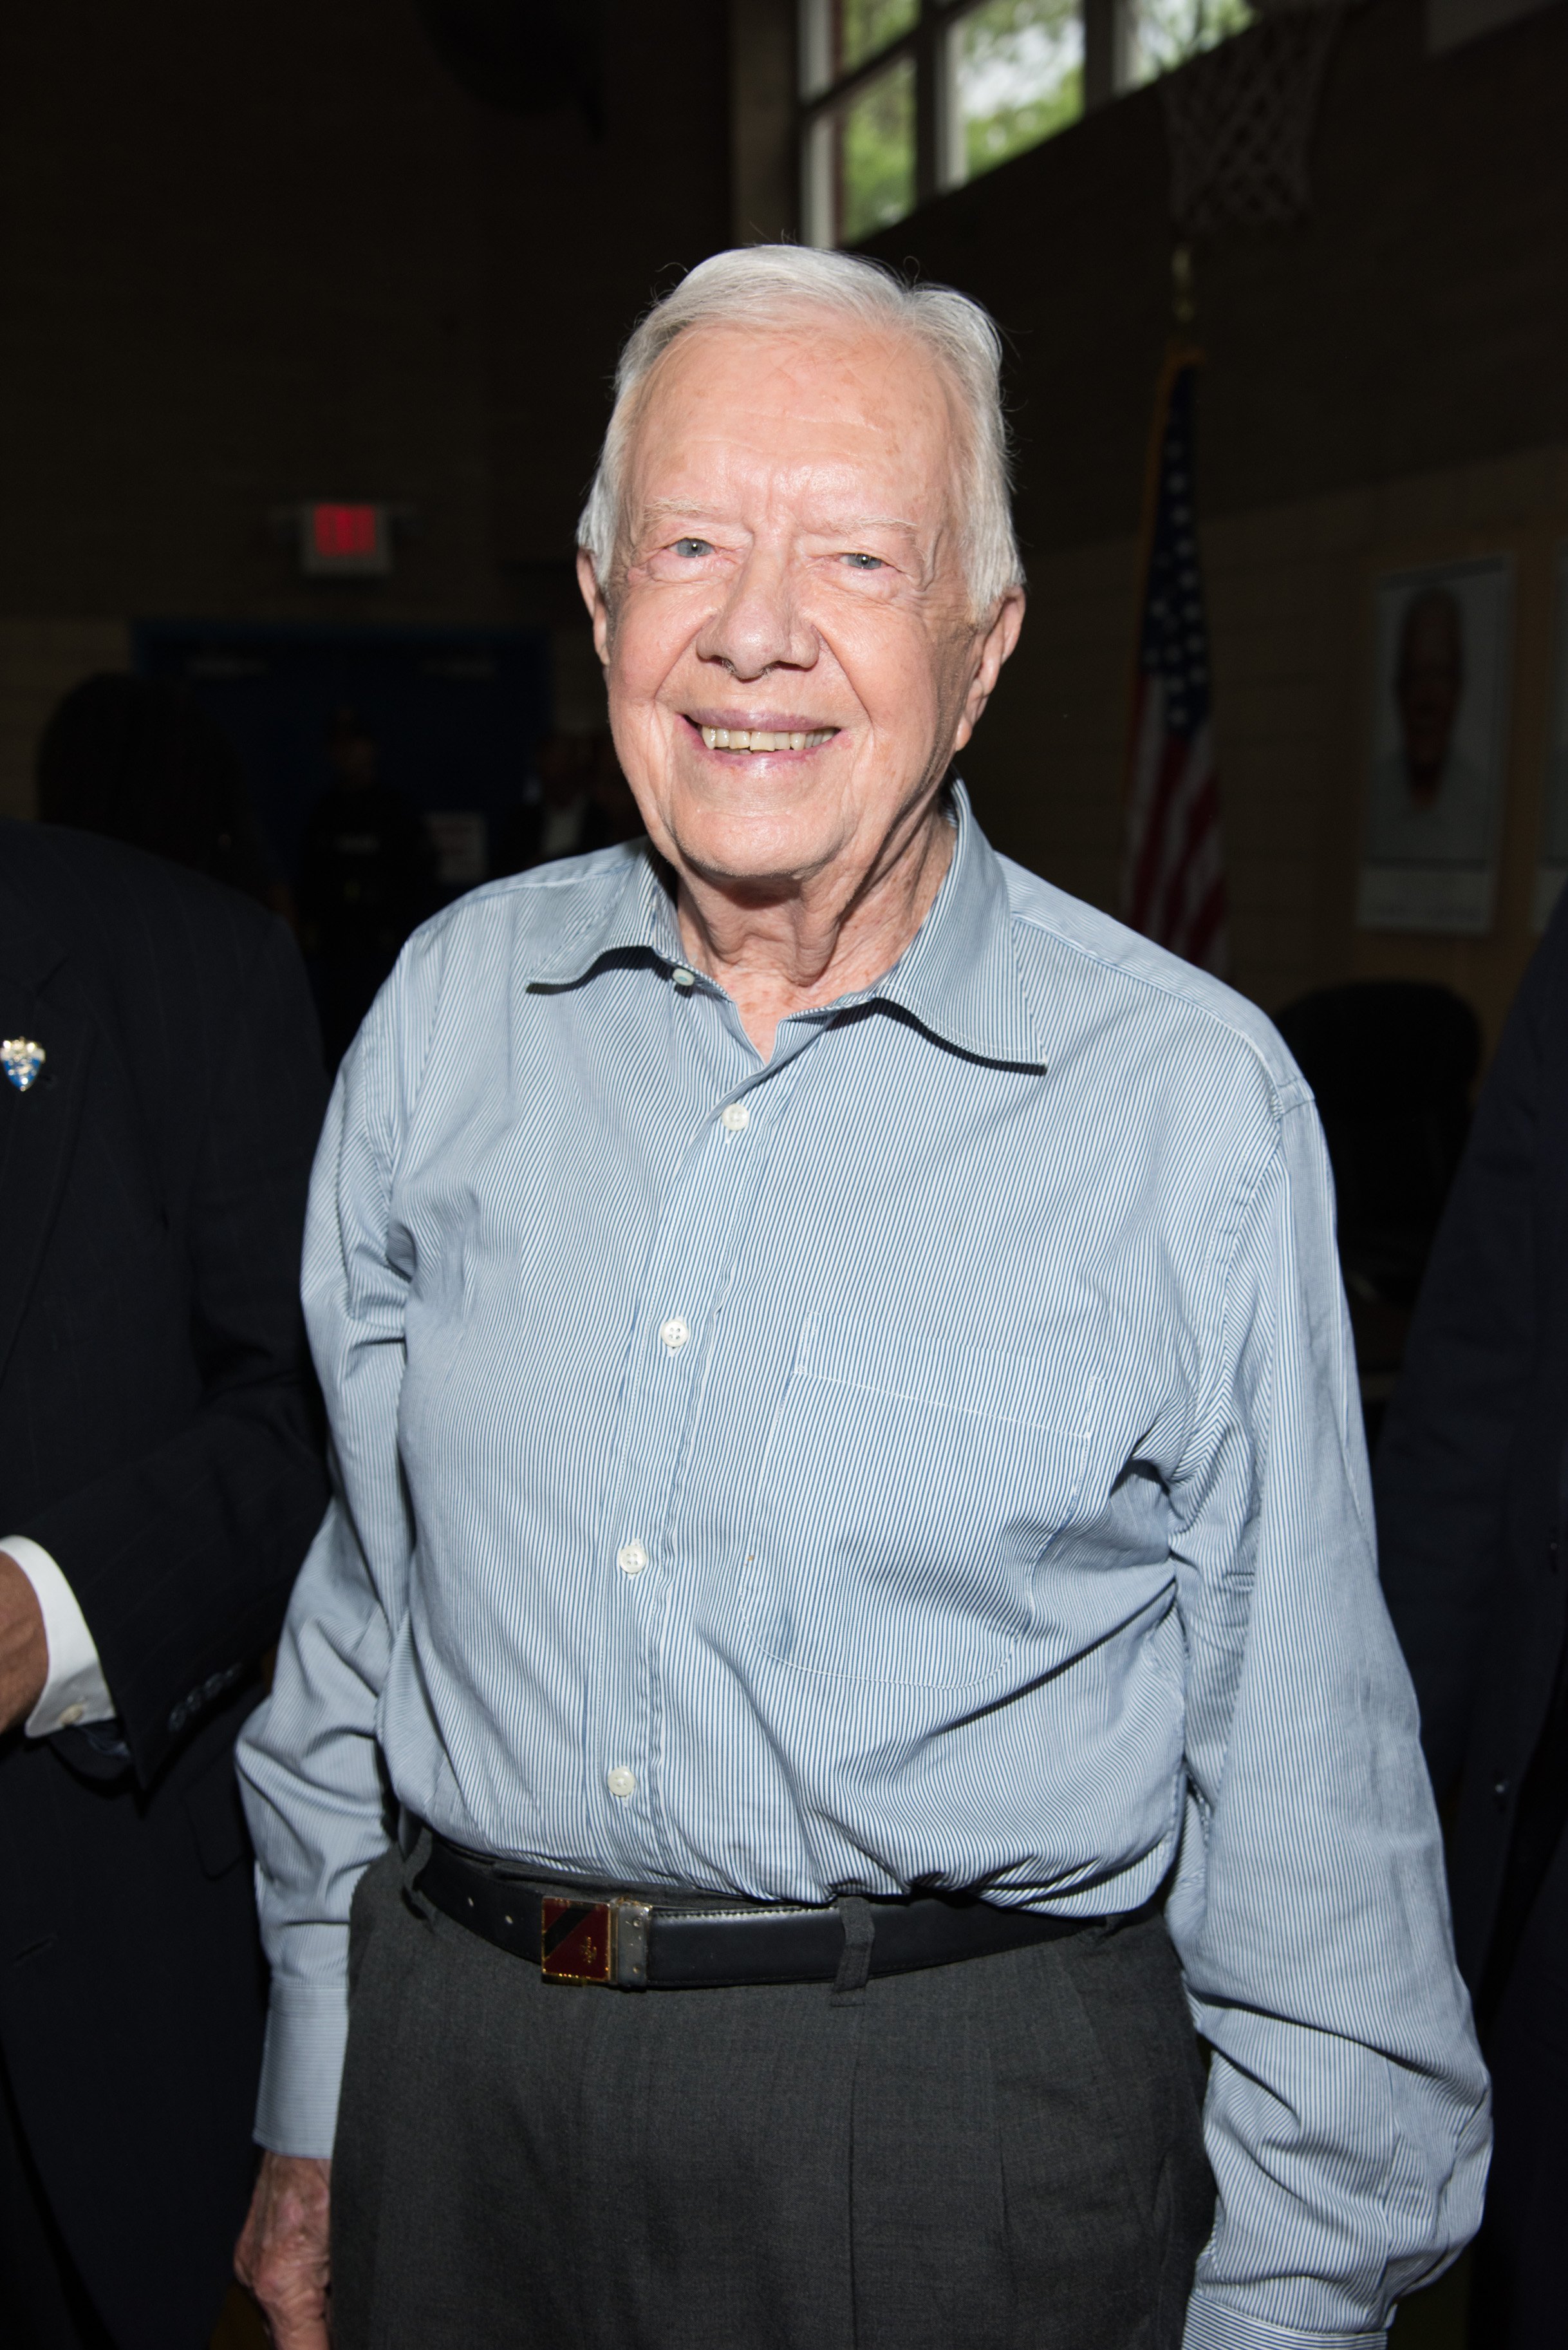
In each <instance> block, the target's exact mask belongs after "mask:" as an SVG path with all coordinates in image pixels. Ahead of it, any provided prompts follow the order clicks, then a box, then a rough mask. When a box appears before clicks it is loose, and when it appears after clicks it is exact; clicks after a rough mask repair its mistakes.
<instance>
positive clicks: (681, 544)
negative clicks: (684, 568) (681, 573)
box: [675, 538, 713, 556]
mask: <svg viewBox="0 0 1568 2350" xmlns="http://www.w3.org/2000/svg"><path fill="white" fill-rule="evenodd" d="M675 552H676V554H677V555H687V556H697V555H711V554H712V552H713V548H712V545H711V541H710V540H708V539H705V538H678V539H677V540H676V542H675Z"/></svg>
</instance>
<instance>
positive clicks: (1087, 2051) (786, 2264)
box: [332, 1840, 1214, 2350]
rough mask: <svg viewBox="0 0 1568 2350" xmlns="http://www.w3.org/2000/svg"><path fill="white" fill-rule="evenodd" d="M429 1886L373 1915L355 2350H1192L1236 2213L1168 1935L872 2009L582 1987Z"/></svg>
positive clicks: (344, 2193)
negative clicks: (1209, 2139) (434, 1899)
mask: <svg viewBox="0 0 1568 2350" xmlns="http://www.w3.org/2000/svg"><path fill="white" fill-rule="evenodd" d="M421 1841H422V1840H421ZM419 1865H420V1863H419V1856H418V1855H417V1854H416V1856H415V1858H414V1859H413V1860H411V1861H409V1862H405V1861H403V1860H402V1859H401V1858H400V1856H398V1855H396V1854H391V1855H389V1856H388V1857H387V1858H386V1859H385V1860H383V1861H381V1862H379V1863H378V1865H377V1866H375V1867H373V1868H372V1869H370V1870H369V1873H368V1874H367V1876H366V1877H365V1878H364V1880H363V1882H362V1884H361V1886H360V1887H359V1891H358V1897H357V1898H356V1902H355V1909H354V1928H353V1956H352V1981H353V1989H352V1996H351V2004H350V2022H349V2035H348V2064H347V2068H346V2073H345V2078H344V2088H343V2104H342V2109H341V2114H340V2116H339V2121H338V2128H337V2147H336V2151H335V2155H334V2161H333V2177H332V2189H333V2245H332V2251H333V2324H334V2337H333V2338H334V2342H335V2345H336V2350H514V2345H515V2350H522V2345H528V2350H533V2345H538V2350H546V2345H547V2350H957V2346H958V2345H964V2344H973V2345H976V2350H1135V2345H1136V2350H1177V2345H1179V2343H1180V2339H1181V2332H1182V2320H1183V2314H1184V2311H1185V2307H1186V2302H1187V2295H1188V2291H1189V2286H1190V2283H1191V2280H1192V2270H1193V2264H1194V2262H1195V2261H1196V2259H1197V2256H1198V2253H1199V2250H1200V2249H1201V2247H1202V2244H1203V2241H1204V2240H1205V2237H1206V2236H1207V2234H1208V2230H1209V2227H1210V2220H1211V2217H1212V2210H1213V2200H1214V2190H1213V2183H1212V2180H1211V2178H1210V2171H1209V2167H1208V2164H1207V2162H1206V2160H1205V2158H1204V2154H1203V2146H1202V2138H1201V2134H1200V2128H1199V2105H1200V2099H1201V2095H1202V2079H1201V2064H1200V2061H1199V2052H1198V2047H1197V2043H1196V2042H1195V2040H1194V2036H1193V2032H1192V2026H1191V2023H1190V2022H1189V2016H1188V2012H1187V2007H1186V2003H1185V2001H1184V1998H1183V1995H1182V1991H1181V1987H1180V1983H1179V1979H1178V1973H1177V1967H1176V1961H1175V1958H1174V1955H1173V1953H1172V1951H1171V1948H1170V1944H1169V1941H1168V1939H1167V1936H1166V1933H1165V1929H1164V1927H1163V1925H1162V1924H1161V1923H1160V1921H1159V1920H1158V1918H1144V1919H1142V1920H1140V1921H1138V1922H1137V1923H1135V1924H1131V1925H1128V1926H1126V1927H1123V1928H1121V1929H1091V1930H1089V1931H1086V1932H1085V1933H1083V1934H1080V1935H1076V1936H1074V1937H1072V1938H1071V1939H1067V1940H1063V1941H1056V1942H1044V1943H1040V1944H1037V1945H1035V1946H1034V1947H1033V1948H1032V1949H1029V1950H1017V1951H1010V1952H1007V1953H1005V1954H1003V1955H1002V1956H1000V1957H996V1958H987V1959H972V1960H968V1961H967V1962H966V1963H964V1964H962V1965H958V1966H947V1967H935V1968H931V1969H929V1970H926V1971H925V1972H923V1973H919V1974H909V1975H891V1976H885V1977H882V1978H879V1979H874V1980H873V1981H870V1982H869V1983H867V1986H866V1987H865V1989H864V1990H863V1991H857V1992H855V1993H852V1994H847V1995H844V1994H839V1995H836V1994H835V1993H834V1991H832V1989H831V1987H830V1986H828V1985H827V1984H825V1983H799V1984H795V1983H790V1984H782V1985H777V1986H771V1987H765V1988H761V1989H748V1990H737V1991H729V1990H725V1991H642V1992H635V1991H632V1992H628V1991H608V1990H581V1989H576V1988H573V1987H571V1986H567V1985H563V1984H558V1983H546V1982H545V1981H543V1979H542V1978H541V1976H540V1974H539V1972H538V1970H537V1969H536V1968H535V1967H532V1966H530V1965H528V1964H527V1963H526V1961H524V1960H517V1959H513V1958H509V1957H507V1956H505V1955H504V1953H502V1952H501V1951H499V1950H493V1949H492V1948H491V1947H490V1946H489V1944H488V1943H485V1942H483V1941H481V1940H479V1939H477V1937H475V1936H474V1935H472V1934H470V1933H469V1932H468V1931H467V1930H466V1929H465V1928H463V1927H461V1926H457V1925H454V1924H452V1922H451V1920H450V1919H448V1918H445V1917H443V1916H441V1915H440V1914H439V1913H437V1912H434V1911H431V1909H430V1908H428V1905H426V1904H425V1903H424V1902H423V1901H421V1898H420V1897H419V1896H418V1895H416V1894H414V1893H412V1892H411V1891H410V1880H411V1878H412V1877H413V1876H414V1874H415V1873H416V1872H417V1869H418V1866H419Z"/></svg>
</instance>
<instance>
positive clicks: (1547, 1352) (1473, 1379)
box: [1376, 897, 1568, 2350]
mask: <svg viewBox="0 0 1568 2350" xmlns="http://www.w3.org/2000/svg"><path fill="white" fill-rule="evenodd" d="M1376 1495H1377V1531H1378V1542H1379V1547H1380V1551H1381V1557H1382V1572H1383V1584H1384V1589H1385V1591H1386V1594H1387V1597H1388V1606H1389V1609H1390V1611H1391V1613H1392V1615H1393V1617H1394V1623H1395V1627H1396V1629H1397V1632H1398V1634H1399V1638H1400V1640H1401V1642H1402V1643H1403V1646H1404V1649H1405V1654H1406V1657H1407V1660H1408V1662H1409V1666H1410V1671H1411V1674H1412V1676H1413V1678H1414V1679H1415V1683H1416V1690H1417V1697H1418V1698H1419V1700H1420V1706H1421V1735H1422V1740H1423V1742H1424V1744H1425V1747H1426V1751H1427V1757H1428V1763H1429V1765H1430V1768H1431V1773H1432V1779H1433V1783H1434V1785H1435V1786H1436V1788H1437V1791H1438V1796H1439V1798H1440V1799H1441V1800H1442V1801H1443V1802H1444V1803H1445V1804H1449V1805H1451V1806H1452V1808H1453V1814H1454V1827H1453V1835H1452V1838H1451V1849H1450V1864H1449V1868H1450V1881H1451V1886H1452V1893H1453V1904H1454V1928H1455V1937H1456V1940H1457V1943H1458V1948H1459V1961H1460V1964H1461V1966H1462V1967H1463V1969H1464V1971H1465V1974H1466V1976H1467V1977H1468V1979H1469V1983H1470V1987H1471V1990H1472V1991H1473V1993H1474V1996H1475V2001H1476V2008H1477V2013H1478V2018H1479V2021H1480V2026H1481V2032H1482V2037H1483V2043H1484V2045H1485V2047H1486V2052H1487V2055H1488V2057H1489V2059H1490V2064H1491V2067H1492V2074H1493V2083H1494V2093H1495V2096H1496V2107H1497V2156H1496V2160H1495V2162H1494V2164H1493V2168H1492V2175H1491V2183H1490V2189H1489V2192H1488V2196H1487V2212H1486V2220H1485V2225H1484V2227H1483V2229H1482V2231H1481V2235H1480V2241H1479V2243H1478V2246H1477V2254H1476V2269H1475V2283H1474V2288H1473V2292H1472V2296H1471V2339H1472V2342H1473V2343H1474V2344H1475V2345H1476V2350H1483V2345H1484V2350H1541V2345H1544V2344H1548V2343H1552V2342H1559V2341H1561V2340H1562V2339H1563V2334H1564V2332H1565V2331H1568V2321H1565V2319H1564V2315H1563V2271H1562V2258H1561V2251H1560V2238H1559V2236H1558V2232H1557V2231H1558V2229H1559V2228H1560V2227H1561V2225H1562V2216H1563V2212H1564V2210H1568V1835H1565V1829H1568V897H1564V898H1562V899H1559V901H1558V906H1557V911H1556V913H1555V914H1554V915H1553V917H1552V922H1551V925H1550V927H1549V928H1548V930H1547V932H1546V935H1545V937H1544V939H1543V940H1542V943H1541V945H1540V947H1539V948H1538V950H1537V951H1536V955H1535V960H1534V962H1532V965H1531V968H1530V971H1529V972H1528V973H1527V975H1526V978H1525V981H1524V984H1523V986H1522V988H1521V991H1520V994H1519V999H1518V1002H1517V1003H1515V1005H1514V1008H1513V1011H1512V1013H1511V1015H1510V1018H1509V1021H1508V1024H1507V1027H1506V1028H1505V1030H1504V1032H1503V1036H1502V1042H1501V1045H1500V1046H1499V1048H1498V1055H1497V1058H1496V1060H1495V1061H1494V1062H1493V1064H1492V1067H1491V1070H1490V1074H1489V1076H1488V1077H1487V1080H1486V1083H1485V1085H1484V1087H1482V1090H1481V1095H1480V1102H1479V1103H1478V1105H1477V1108H1476V1116H1475V1123H1474V1126H1473V1127H1472V1128H1471V1131H1470V1139H1469V1146H1468V1148H1467V1149H1466V1152H1465V1156H1464V1159H1463V1160H1462V1161H1461V1164H1460V1167H1459V1174H1458V1177H1457V1178H1456V1180H1455V1183H1454V1188H1453V1191H1452V1192H1451V1194H1450V1195H1449V1204H1448V1209H1447V1211H1446V1213H1445V1215H1444V1218H1443V1222H1442V1223H1441V1225H1440V1227H1439V1229H1438V1237H1437V1240H1436V1243H1435V1244H1434V1247H1433V1250H1432V1254H1431V1257H1430V1260H1429V1261H1428V1267H1427V1273H1426V1277H1425V1280H1424V1282H1423V1284H1422V1287H1421V1293H1420V1297H1419V1299H1418V1301H1417V1307H1416V1313H1415V1317H1414V1319H1413V1321H1412V1324H1411V1327H1410V1335H1409V1338H1408V1340H1407V1345H1406V1349H1405V1368H1404V1372H1403V1375H1402V1378H1401V1379H1400V1383H1399V1387H1398V1388H1397V1392H1396V1395H1395V1398H1394V1400H1393V1402H1392V1403H1391V1404H1390V1406H1389V1409H1388V1417H1387V1419H1386V1422H1385V1425H1384V1430H1383V1436H1382V1440H1381V1442H1380V1444H1379V1446H1378V1451H1377V1467H1376Z"/></svg>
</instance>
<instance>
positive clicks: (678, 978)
mask: <svg viewBox="0 0 1568 2350" xmlns="http://www.w3.org/2000/svg"><path fill="white" fill-rule="evenodd" d="M670 978H671V979H672V980H673V981H674V983H675V984H676V986H677V987H695V986H696V984H697V974H696V972H694V971H688V970H687V969H686V966H685V965H684V963H680V964H677V966H676V968H675V969H674V970H673V971H672V972H670Z"/></svg>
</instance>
